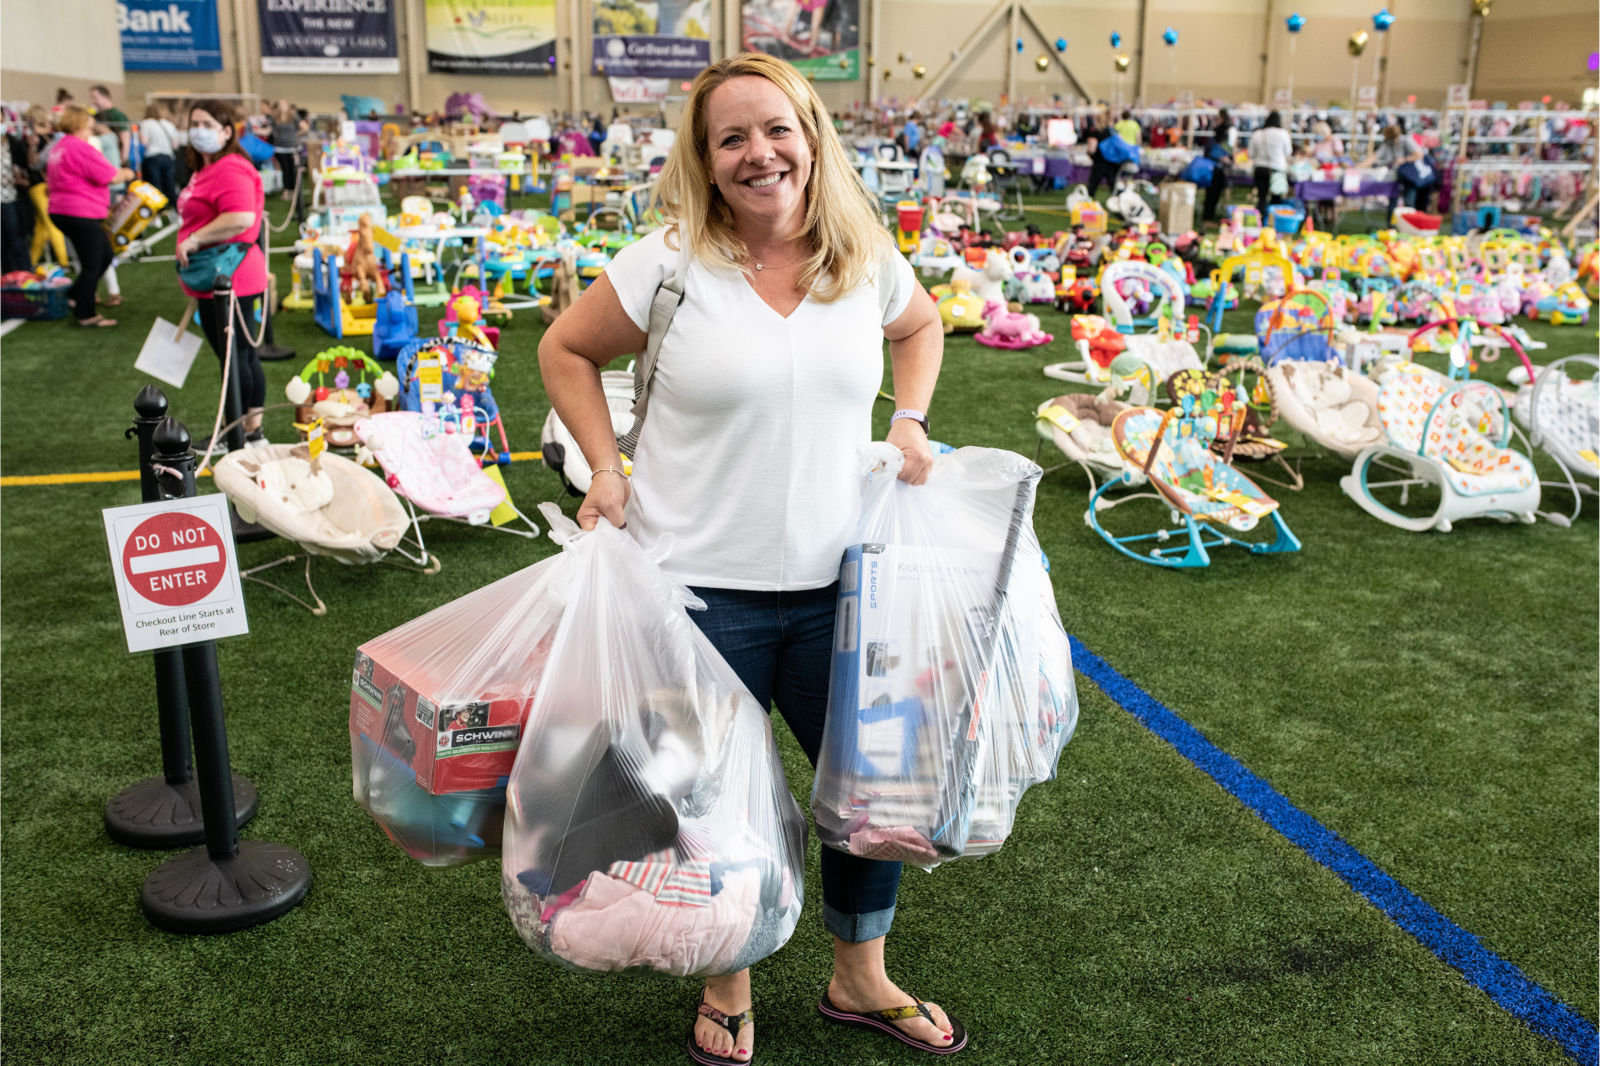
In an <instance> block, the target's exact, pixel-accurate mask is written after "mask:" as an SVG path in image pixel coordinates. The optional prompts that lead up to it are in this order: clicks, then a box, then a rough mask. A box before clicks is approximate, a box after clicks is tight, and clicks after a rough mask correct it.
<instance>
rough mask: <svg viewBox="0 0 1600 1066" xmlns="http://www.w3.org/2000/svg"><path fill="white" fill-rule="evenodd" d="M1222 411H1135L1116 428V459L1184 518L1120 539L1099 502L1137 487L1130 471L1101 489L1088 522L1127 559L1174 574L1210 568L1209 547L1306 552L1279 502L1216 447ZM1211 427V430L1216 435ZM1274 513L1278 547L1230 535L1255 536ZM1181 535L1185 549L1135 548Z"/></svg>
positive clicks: (1257, 552) (1118, 419)
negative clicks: (1143, 551) (1117, 490)
mask: <svg viewBox="0 0 1600 1066" xmlns="http://www.w3.org/2000/svg"><path fill="white" fill-rule="evenodd" d="M1218 412H1219V409H1218V408H1209V409H1199V408H1197V407H1195V406H1194V405H1186V406H1185V409H1184V410H1183V411H1182V413H1181V414H1180V412H1179V409H1178V408H1175V407H1172V408H1168V409H1167V411H1166V412H1165V413H1163V412H1161V411H1157V410H1156V409H1155V408H1153V407H1132V408H1129V409H1128V410H1126V411H1124V412H1122V413H1121V414H1119V415H1118V416H1117V417H1116V421H1114V422H1113V423H1112V424H1111V434H1112V440H1113V442H1114V443H1115V444H1116V448H1117V454H1118V455H1120V456H1122V458H1123V460H1124V461H1126V462H1127V463H1128V464H1129V465H1130V466H1131V467H1132V468H1133V470H1137V471H1138V472H1140V473H1142V474H1144V476H1146V477H1148V478H1149V479H1150V483H1151V484H1152V485H1154V486H1155V488H1156V490H1157V492H1159V493H1160V495H1161V497H1162V498H1163V499H1164V500H1165V501H1166V502H1167V504H1169V505H1170V506H1171V508H1172V515H1173V518H1174V520H1178V519H1181V520H1182V522H1183V526H1182V527H1181V528H1180V529H1158V530H1156V531H1155V532H1154V533H1142V534H1132V535H1128V536H1122V537H1119V536H1116V535H1114V534H1113V533H1111V532H1110V531H1109V530H1107V529H1106V528H1105V527H1104V526H1103V525H1101V524H1100V519H1099V516H1098V511H1099V510H1101V508H1100V507H1099V506H1098V504H1099V500H1100V497H1102V496H1104V495H1105V493H1106V492H1107V491H1108V490H1110V489H1112V488H1114V487H1116V486H1119V485H1124V484H1131V483H1132V479H1131V477H1130V475H1129V474H1124V475H1123V476H1122V477H1120V478H1116V479H1114V480H1112V481H1108V482H1106V483H1105V484H1104V485H1102V486H1101V487H1100V489H1099V491H1098V492H1096V493H1095V494H1094V496H1092V497H1091V498H1090V507H1089V509H1088V510H1087V511H1085V512H1084V515H1083V520H1084V521H1085V522H1086V523H1088V525H1089V526H1090V528H1092V529H1093V530H1094V531H1095V532H1096V533H1098V534H1100V536H1101V538H1102V539H1104V540H1105V542H1106V543H1107V544H1109V545H1111V546H1112V547H1113V548H1115V549H1117V551H1119V552H1121V553H1122V554H1124V555H1126V556H1127V557H1128V558H1130V559H1137V560H1139V561H1140V562H1142V563H1151V564H1152V565H1155V566H1161V567H1167V568H1170V569H1186V568H1192V567H1202V566H1210V565H1211V556H1210V554H1209V553H1208V552H1207V551H1206V549H1207V548H1216V547H1221V546H1223V545H1229V544H1231V545H1235V546H1237V547H1241V548H1245V549H1248V550H1249V551H1250V552H1251V554H1254V555H1264V554H1269V553H1276V552H1296V551H1299V550H1300V541H1299V540H1298V539H1297V538H1296V537H1295V535H1294V534H1293V533H1292V532H1290V530H1289V527H1288V526H1287V525H1286V524H1285V523H1284V521H1283V517H1282V515H1280V514H1279V513H1278V501H1276V500H1274V499H1272V497H1270V496H1268V495H1267V494H1266V493H1264V492H1262V491H1261V489H1260V488H1259V487H1258V486H1257V485H1256V484H1255V482H1253V481H1251V480H1250V479H1249V478H1247V477H1245V476H1244V475H1243V474H1241V473H1239V472H1238V471H1237V470H1235V469H1234V468H1233V467H1231V466H1229V465H1228V464H1227V463H1224V462H1223V461H1222V460H1221V459H1220V458H1219V457H1218V456H1217V455H1215V454H1214V453H1213V452H1212V451H1211V449H1210V447H1209V444H1210V441H1211V439H1212V438H1213V437H1214V436H1215V431H1214V428H1213V426H1212V423H1214V421H1215V420H1216V417H1217V413H1218ZM1208 429H1211V430H1212V432H1210V433H1209V434H1208V432H1207V430H1208ZM1130 473H1131V472H1130ZM1269 516H1270V517H1271V519H1272V524H1273V526H1274V528H1275V530H1276V533H1277V536H1276V538H1275V539H1274V540H1272V541H1271V542H1265V541H1257V542H1252V541H1245V540H1240V539H1238V538H1236V537H1233V536H1230V535H1229V533H1228V532H1224V530H1228V531H1230V532H1240V533H1244V532H1249V531H1250V530H1252V529H1254V528H1255V527H1256V525H1257V524H1258V523H1259V522H1260V520H1261V519H1262V518H1266V517H1269ZM1174 534H1177V535H1178V536H1181V537H1183V538H1184V543H1182V544H1181V545H1180V546H1178V547H1172V548H1154V549H1152V550H1151V551H1150V553H1149V554H1148V555H1139V554H1138V553H1136V552H1135V551H1133V549H1131V548H1130V547H1129V545H1130V544H1135V543H1138V542H1141V541H1150V540H1154V541H1156V542H1157V543H1160V544H1165V543H1166V542H1167V541H1169V540H1171V539H1172V537H1173V535H1174Z"/></svg>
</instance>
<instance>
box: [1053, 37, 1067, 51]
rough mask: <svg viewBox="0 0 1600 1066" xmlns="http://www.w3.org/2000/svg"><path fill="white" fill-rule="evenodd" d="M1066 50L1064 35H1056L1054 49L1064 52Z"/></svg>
mask: <svg viewBox="0 0 1600 1066" xmlns="http://www.w3.org/2000/svg"><path fill="white" fill-rule="evenodd" d="M1066 50H1067V39H1066V38H1065V37H1057V38H1056V51H1058V52H1065V51H1066Z"/></svg>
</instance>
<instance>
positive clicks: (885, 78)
mask: <svg viewBox="0 0 1600 1066" xmlns="http://www.w3.org/2000/svg"><path fill="white" fill-rule="evenodd" d="M893 73H894V71H892V70H886V71H884V72H883V80H884V81H888V80H889V75H891V74H893Z"/></svg>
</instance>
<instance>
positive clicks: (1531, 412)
mask: <svg viewBox="0 0 1600 1066" xmlns="http://www.w3.org/2000/svg"><path fill="white" fill-rule="evenodd" d="M1568 363H1578V364H1584V365H1587V366H1590V367H1593V368H1594V369H1595V370H1597V371H1600V359H1597V358H1596V357H1595V356H1592V355H1569V356H1567V357H1566V358H1565V359H1557V360H1556V361H1555V362H1553V363H1551V364H1549V365H1548V366H1545V367H1543V368H1539V369H1538V371H1537V373H1536V374H1535V375H1533V376H1532V377H1531V380H1530V375H1529V374H1528V372H1527V371H1526V370H1525V369H1524V368H1523V367H1513V368H1512V370H1511V373H1510V374H1509V375H1508V377H1509V378H1510V379H1511V380H1512V382H1514V383H1515V384H1517V385H1518V386H1519V388H1518V389H1517V400H1516V407H1515V411H1516V415H1517V421H1518V422H1520V423H1521V424H1522V426H1523V428H1524V429H1526V430H1527V432H1528V440H1529V443H1530V444H1531V445H1533V446H1534V447H1536V448H1543V449H1544V450H1545V453H1546V454H1548V455H1549V456H1550V458H1552V459H1554V460H1555V461H1556V464H1557V465H1558V466H1559V467H1560V468H1561V472H1562V474H1563V475H1564V476H1565V478H1566V480H1565V481H1546V482H1543V484H1546V485H1550V486H1552V487H1556V488H1564V489H1567V490H1568V491H1570V492H1571V493H1572V496H1573V508H1572V514H1571V515H1560V514H1549V515H1546V516H1545V517H1547V518H1549V519H1550V521H1552V522H1554V523H1555V524H1557V525H1570V524H1571V523H1572V522H1574V521H1576V520H1577V517H1578V515H1579V513H1580V512H1581V511H1582V510H1583V496H1584V494H1585V493H1587V494H1588V495H1590V496H1593V495H1596V490H1595V486H1593V485H1591V484H1589V481H1590V480H1600V378H1593V377H1591V378H1589V379H1587V380H1583V379H1574V378H1571V377H1568V376H1567V372H1566V371H1565V370H1563V369H1561V368H1562V367H1563V366H1565V365H1566V364H1568ZM1573 475H1577V476H1578V477H1582V478H1585V479H1588V480H1585V481H1578V480H1577V479H1576V478H1575V477H1574V476H1573Z"/></svg>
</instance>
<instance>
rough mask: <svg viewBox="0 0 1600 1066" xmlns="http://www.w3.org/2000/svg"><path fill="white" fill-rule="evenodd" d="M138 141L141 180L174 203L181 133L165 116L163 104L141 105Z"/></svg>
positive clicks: (174, 204)
mask: <svg viewBox="0 0 1600 1066" xmlns="http://www.w3.org/2000/svg"><path fill="white" fill-rule="evenodd" d="M139 143H140V144H142V145H143V146H144V162H143V164H142V167H141V169H143V171H144V180H145V181H147V182H149V183H150V184H151V185H154V186H155V187H156V188H157V189H158V190H160V192H161V195H162V196H165V197H166V198H167V203H169V204H172V205H173V206H174V207H176V206H177V202H178V186H177V168H178V161H177V155H176V153H177V150H178V148H179V147H180V146H181V145H183V144H184V143H185V138H184V135H183V134H182V133H181V132H179V130H178V127H177V126H174V125H173V124H172V119H170V118H168V117H167V108H166V105H165V104H161V103H154V104H151V105H150V106H148V107H146V108H145V109H144V121H143V122H141V123H139Z"/></svg>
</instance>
